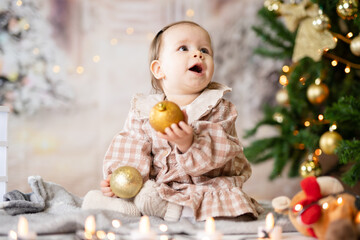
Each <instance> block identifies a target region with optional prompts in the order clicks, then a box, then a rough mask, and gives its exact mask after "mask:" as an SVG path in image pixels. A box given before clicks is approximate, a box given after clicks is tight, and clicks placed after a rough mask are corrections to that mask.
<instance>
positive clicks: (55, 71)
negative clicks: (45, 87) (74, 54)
mask: <svg viewBox="0 0 360 240" xmlns="http://www.w3.org/2000/svg"><path fill="white" fill-rule="evenodd" d="M53 72H54V73H59V72H60V66H59V65H55V66H54V67H53Z"/></svg>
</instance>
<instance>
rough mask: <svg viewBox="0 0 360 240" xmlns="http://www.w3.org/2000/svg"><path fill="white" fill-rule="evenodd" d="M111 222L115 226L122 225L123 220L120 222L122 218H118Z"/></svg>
mask: <svg viewBox="0 0 360 240" xmlns="http://www.w3.org/2000/svg"><path fill="white" fill-rule="evenodd" d="M111 224H112V226H113V227H114V228H119V227H121V222H120V220H117V219H114V220H112V222H111Z"/></svg>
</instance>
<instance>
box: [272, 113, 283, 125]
mask: <svg viewBox="0 0 360 240" xmlns="http://www.w3.org/2000/svg"><path fill="white" fill-rule="evenodd" d="M273 119H274V121H276V122H278V123H282V122H283V121H284V115H282V114H281V113H278V112H276V113H274V115H273Z"/></svg>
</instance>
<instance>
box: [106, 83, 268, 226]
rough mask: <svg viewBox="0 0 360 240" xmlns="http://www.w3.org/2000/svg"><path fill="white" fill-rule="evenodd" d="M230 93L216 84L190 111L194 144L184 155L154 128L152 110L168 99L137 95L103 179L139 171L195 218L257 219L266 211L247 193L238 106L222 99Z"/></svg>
mask: <svg viewBox="0 0 360 240" xmlns="http://www.w3.org/2000/svg"><path fill="white" fill-rule="evenodd" d="M227 91H229V88H227V87H226V86H224V85H221V84H218V83H212V84H211V85H210V86H209V87H208V88H207V89H205V90H204V91H203V93H202V94H201V95H200V96H199V97H198V98H197V99H196V100H195V101H194V102H193V103H191V104H190V105H188V106H187V107H186V111H187V114H188V116H189V121H188V122H189V124H190V125H191V126H192V127H193V129H194V142H193V144H192V146H191V147H190V149H189V150H188V151H187V152H185V153H181V152H180V151H179V150H178V149H177V147H176V146H175V145H173V144H172V143H170V142H168V141H166V140H164V139H161V138H158V137H157V135H156V132H155V131H154V130H153V129H152V128H151V126H150V124H149V118H148V114H149V113H150V109H151V107H152V106H153V105H155V104H156V102H158V101H160V100H163V99H164V96H163V95H150V96H140V95H137V96H135V98H134V100H133V103H132V108H131V110H130V113H129V115H128V118H127V120H126V123H125V126H124V129H123V130H122V131H121V132H120V133H119V134H117V135H116V136H115V137H114V139H113V140H112V142H111V144H110V147H109V149H108V151H107V152H106V155H105V159H104V164H103V166H104V177H106V176H107V175H108V174H111V173H112V172H113V171H114V170H115V169H116V168H118V167H120V166H132V167H135V168H136V169H138V170H139V172H140V173H141V175H142V176H143V178H144V181H146V180H147V179H149V178H151V179H155V181H156V183H157V184H158V187H157V188H156V189H157V191H158V192H159V195H160V196H161V197H162V198H163V199H165V200H167V201H170V202H173V203H176V204H179V205H183V206H188V207H190V208H191V209H193V211H194V216H195V218H196V220H205V219H206V218H207V217H209V216H211V217H235V216H239V215H243V214H252V215H253V216H254V217H257V216H258V214H259V213H260V212H261V210H262V208H261V207H260V205H259V204H258V203H257V202H256V201H255V200H254V199H252V198H251V197H249V196H248V195H246V193H244V192H243V191H242V186H243V184H244V182H245V181H246V180H247V179H248V178H249V177H250V175H251V168H250V164H249V162H248V161H247V159H246V158H245V156H244V154H243V147H242V145H241V143H240V141H239V139H238V137H237V136H236V130H235V120H236V117H237V111H236V108H235V106H234V105H233V104H232V103H231V102H229V101H227V100H225V99H223V98H222V97H223V95H224V93H225V92H227Z"/></svg>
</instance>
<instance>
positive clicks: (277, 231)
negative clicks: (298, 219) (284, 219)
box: [258, 213, 282, 240]
mask: <svg viewBox="0 0 360 240" xmlns="http://www.w3.org/2000/svg"><path fill="white" fill-rule="evenodd" d="M274 224H275V220H274V215H273V214H272V213H268V214H267V215H266V218H265V228H264V227H261V226H260V227H259V228H258V237H259V238H261V239H271V240H280V239H281V235H282V227H281V226H274Z"/></svg>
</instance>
